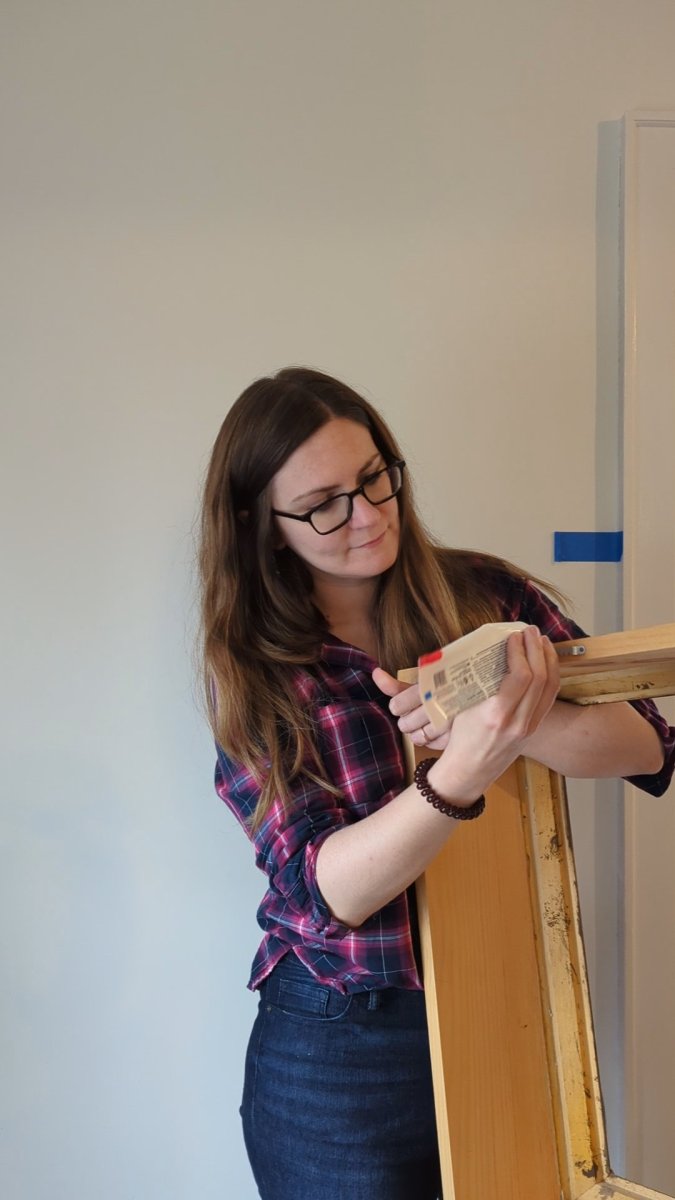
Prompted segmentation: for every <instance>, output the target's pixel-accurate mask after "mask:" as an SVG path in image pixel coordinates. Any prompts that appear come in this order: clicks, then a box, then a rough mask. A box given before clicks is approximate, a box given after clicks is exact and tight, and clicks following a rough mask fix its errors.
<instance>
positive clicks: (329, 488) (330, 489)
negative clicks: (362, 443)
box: [291, 450, 383, 504]
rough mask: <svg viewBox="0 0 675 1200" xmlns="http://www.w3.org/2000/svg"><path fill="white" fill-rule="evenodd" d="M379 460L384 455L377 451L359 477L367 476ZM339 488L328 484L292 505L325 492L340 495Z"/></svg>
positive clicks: (308, 493) (303, 496)
mask: <svg viewBox="0 0 675 1200" xmlns="http://www.w3.org/2000/svg"><path fill="white" fill-rule="evenodd" d="M378 458H379V459H382V458H383V455H382V453H381V451H379V450H377V451H376V452H375V454H373V456H372V458H369V459H368V462H367V463H365V464H364V466H362V467H361V470H360V471H359V475H360V476H363V475H367V473H368V471H369V470H370V468H371V467H373V466H374V465H375V463H376V462H377V460H378ZM339 488H340V484H339V483H327V484H325V485H324V486H323V487H316V488H312V489H311V491H309V492H303V493H302V495H301V496H296V497H295V498H294V499H293V500H291V504H299V503H300V501H301V500H309V499H310V497H311V496H321V495H323V493H324V492H336V493H337V494H338V495H339V494H340V493H339Z"/></svg>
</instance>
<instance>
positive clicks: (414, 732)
mask: <svg viewBox="0 0 675 1200" xmlns="http://www.w3.org/2000/svg"><path fill="white" fill-rule="evenodd" d="M373 682H374V683H375V684H376V685H377V687H378V688H379V689H380V691H381V692H384V694H385V696H389V711H390V713H391V714H392V716H394V717H396V719H397V723H398V727H399V729H400V731H401V733H407V734H408V736H409V737H410V740H411V742H413V743H414V744H415V745H416V746H428V747H429V748H430V749H431V750H445V747H446V746H447V744H448V741H449V739H450V729H451V727H452V721H447V722H446V723H445V725H443V726H442V727H440V728H439V727H438V726H434V725H432V724H431V723H430V721H429V718H428V716H427V714H426V712H425V711H424V707H423V705H422V701H421V700H420V689H419V685H418V684H416V683H401V682H400V680H398V679H394V676H393V675H389V674H388V672H387V671H385V670H384V669H383V668H382V667H376V668H375V670H374V671H373Z"/></svg>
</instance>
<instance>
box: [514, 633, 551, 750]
mask: <svg viewBox="0 0 675 1200" xmlns="http://www.w3.org/2000/svg"><path fill="white" fill-rule="evenodd" d="M507 660H508V664H509V676H508V677H507V678H509V679H510V682H509V687H508V689H506V688H505V690H506V691H507V694H508V699H509V701H510V703H511V704H512V705H513V708H512V719H513V720H514V722H517V723H518V724H519V725H520V726H521V728H522V730H523V732H524V734H525V735H528V734H530V733H532V732H533V731H534V730H535V729H536V728H537V726H538V725H539V723H540V722H541V721H542V720H543V718H544V717H545V716H546V714H547V712H548V711H549V709H550V708H551V706H552V704H553V702H554V700H555V698H556V695H557V693H558V688H559V686H560V679H559V666H558V656H557V654H556V652H555V650H554V648H553V646H552V645H551V642H550V640H549V639H548V638H547V637H546V636H543V635H542V634H541V632H540V630H539V629H538V628H537V627H536V626H535V625H530V626H528V628H527V629H525V630H523V632H522V633H520V634H513V635H512V636H511V638H509V645H508V646H507ZM505 683H506V680H505Z"/></svg>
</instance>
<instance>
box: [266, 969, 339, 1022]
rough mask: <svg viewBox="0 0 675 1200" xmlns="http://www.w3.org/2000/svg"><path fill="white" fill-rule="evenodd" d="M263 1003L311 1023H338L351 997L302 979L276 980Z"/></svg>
mask: <svg viewBox="0 0 675 1200" xmlns="http://www.w3.org/2000/svg"><path fill="white" fill-rule="evenodd" d="M275 982H276V987H275V988H274V989H273V992H272V994H271V995H267V996H265V1003H266V1004H268V1005H271V1006H273V1007H274V1008H277V1009H280V1010H281V1012H283V1013H285V1014H286V1016H289V1017H305V1018H309V1019H310V1020H314V1021H339V1020H340V1019H341V1018H342V1017H345V1016H346V1015H347V1013H348V1012H349V1009H350V1008H351V1004H352V1000H353V998H354V997H353V996H350V995H343V994H342V992H337V991H335V989H334V988H329V987H326V986H325V985H323V984H317V983H312V982H309V981H308V982H305V981H304V980H302V979H278V980H276V981H275Z"/></svg>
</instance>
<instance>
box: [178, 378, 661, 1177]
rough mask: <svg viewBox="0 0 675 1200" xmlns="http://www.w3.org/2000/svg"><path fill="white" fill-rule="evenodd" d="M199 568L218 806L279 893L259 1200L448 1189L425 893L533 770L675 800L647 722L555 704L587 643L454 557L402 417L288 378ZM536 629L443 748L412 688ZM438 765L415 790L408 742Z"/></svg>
mask: <svg viewBox="0 0 675 1200" xmlns="http://www.w3.org/2000/svg"><path fill="white" fill-rule="evenodd" d="M201 572H202V585H203V612H202V615H203V650H204V668H205V681H206V692H207V697H208V704H209V711H210V717H211V722H212V726H213V730H214V734H215V737H216V742H217V746H218V765H217V769H216V787H217V790H218V793H219V794H220V796H221V797H222V799H223V800H224V801H225V802H226V803H227V805H228V806H229V807H230V809H231V810H232V811H233V813H234V815H235V816H236V817H237V819H238V820H239V821H240V822H241V823H242V825H243V826H244V827H245V829H246V831H247V833H248V834H249V836H250V838H251V840H252V842H253V845H254V847H255V853H256V861H257V864H258V866H259V867H260V868H261V869H262V870H263V871H264V872H265V873H266V875H267V877H268V881H269V887H268V891H267V893H266V895H265V897H264V899H263V901H262V904H261V906H260V909H259V912H258V920H259V923H260V925H261V927H262V928H263V930H264V932H265V936H264V938H263V942H262V944H261V946H260V949H259V951H258V954H257V956H256V958H255V961H254V964H253V970H252V975H251V979H250V982H249V986H250V987H251V988H253V989H258V990H259V992H260V1005H259V1011H258V1016H257V1018H256V1022H255V1025H254V1028H253V1032H252V1035H251V1041H250V1044H249V1049H248V1054H247V1062H246V1073H245V1084H244V1097H243V1104H242V1117H243V1123H244V1136H245V1139H246V1145H247V1149H248V1153H249V1157H250V1160H251V1164H252V1168H253V1171H254V1175H255V1178H256V1181H257V1184H258V1188H259V1191H260V1195H261V1197H262V1198H263V1200H324V1198H326V1200H327V1198H328V1197H330V1198H331V1200H336V1198H338V1200H339V1198H341V1197H344V1198H345V1200H347V1198H348V1200H385V1197H386V1200H412V1198H413V1197H414V1200H433V1198H435V1197H437V1196H438V1195H439V1193H440V1184H439V1167H438V1153H437V1144H436V1134H435V1122H434V1108H433V1098H432V1090H431V1078H430V1066H429V1049H428V1040H427V1031H426V1024H425V1014H424V1000H423V992H422V990H421V989H422V980H421V977H420V965H419V953H418V948H417V946H416V935H417V929H416V919H415V911H414V890H413V889H412V887H411V885H412V884H413V882H414V880H415V879H416V878H417V877H418V876H419V875H420V874H421V872H422V871H424V869H425V868H426V866H427V865H428V864H429V862H430V861H431V860H432V858H433V857H434V856H435V855H436V853H437V852H438V851H439V850H440V848H441V846H442V845H443V844H444V842H445V841H446V839H447V838H448V837H450V836H452V835H453V833H454V831H455V830H456V828H457V826H458V823H459V822H460V821H462V820H466V819H472V818H474V817H476V816H479V815H480V813H481V812H482V809H483V804H484V801H483V799H482V794H483V793H484V792H485V790H486V789H487V788H488V786H489V785H490V784H491V783H492V782H493V781H494V780H495V779H496V778H497V777H498V776H499V775H500V774H501V773H502V772H503V771H504V770H505V769H506V767H508V766H509V764H510V763H511V762H513V761H514V759H515V758H517V757H518V755H520V754H524V753H526V754H528V755H530V756H532V757H534V758H536V759H538V760H540V761H541V762H543V763H546V764H547V765H549V766H550V767H552V768H553V769H554V770H557V771H560V772H562V773H564V774H566V775H572V776H589V777H592V776H613V775H617V776H619V775H622V776H627V777H628V776H630V777H633V781H634V782H635V783H637V785H638V786H640V787H643V788H644V789H645V790H647V791H649V792H651V793H652V794H655V795H658V794H660V793H662V792H663V791H665V789H666V787H667V786H668V783H669V780H670V776H671V774H672V770H673V760H674V756H675V748H674V746H675V731H673V730H669V729H668V726H667V725H666V723H665V722H664V721H663V719H662V718H661V717H660V715H659V714H658V712H657V710H656V709H655V708H654V706H653V705H652V704H650V703H649V702H640V703H636V704H633V705H628V704H614V705H604V706H601V707H597V708H596V707H584V708H578V707H573V706H570V705H568V704H565V703H562V702H560V701H558V700H556V694H557V690H558V665H557V656H556V653H555V650H554V648H553V645H552V643H553V642H554V641H556V640H561V639H565V638H569V637H578V636H582V631H581V630H580V629H579V628H578V626H576V625H574V624H573V623H572V622H570V621H569V620H568V619H567V618H566V617H564V616H563V615H562V613H561V612H560V611H559V609H558V608H557V607H556V605H555V604H554V603H553V602H552V601H551V600H550V599H549V598H548V597H547V596H545V595H544V594H543V593H542V592H541V591H540V590H539V588H538V587H536V586H535V584H534V583H533V582H532V581H531V580H529V579H528V578H527V576H526V575H525V574H524V573H523V572H522V571H520V570H519V569H518V568H516V567H513V566H512V565H510V564H508V563H505V562H503V561H501V560H498V559H495V558H491V557H487V556H482V555H478V554H474V553H468V552H465V551H452V550H448V549H445V548H443V547H441V546H439V545H438V544H437V543H436V542H435V541H434V540H433V539H432V538H431V536H430V535H429V534H428V533H427V532H426V530H425V529H424V527H423V526H422V524H421V522H420V520H419V517H418V516H417V514H416V512H415V508H414V505H413V501H412V496H411V491H410V484H409V480H408V477H407V474H406V470H405V463H404V462H403V460H402V456H401V453H400V450H399V447H398V446H397V445H396V442H395V440H394V438H393V436H392V434H391V432H390V431H389V429H388V428H387V426H386V424H385V423H384V421H383V419H382V417H381V416H380V415H379V414H378V413H377V412H376V411H375V410H374V409H373V407H372V406H371V405H369V404H368V403H367V402H366V401H365V400H364V399H363V398H362V397H360V396H359V395H357V394H356V393H355V392H353V391H352V390H351V389H350V388H349V387H347V386H346V385H344V384H342V383H340V382H339V381H338V380H336V379H333V378H331V377H330V376H327V375H324V374H322V373H320V372H317V371H312V370H308V369H305V368H289V369H286V370H283V371H280V372H279V373H278V374H277V375H276V376H274V377H271V378H265V379H260V380H258V381H257V382H256V383H253V384H252V385H251V386H250V387H249V388H247V389H246V391H245V392H244V393H243V394H242V395H241V396H240V397H239V399H238V400H237V402H236V403H235V404H234V406H233V407H232V409H231V410H230V412H229V413H228V415H227V417H226V419H225V421H224V423H223V426H222V428H221V430H220V433H219V435H218V438H217V440H216V443H215V446H214V449H213V454H212V457H211V462H210V466H209V470H208V475H207V480H206V486H205V493H204V504H203V515H202V545H201ZM494 620H521V621H525V622H526V623H527V626H528V628H527V629H526V630H525V631H524V632H522V633H515V634H513V635H512V636H511V637H510V638H509V641H508V647H507V658H508V666H509V672H508V674H507V676H506V677H505V679H504V681H503V683H502V686H501V688H500V691H499V693H498V694H497V695H496V696H495V697H493V698H492V699H490V700H486V701H484V702H483V703H482V704H479V705H477V706H476V707H474V708H472V709H470V710H468V711H466V712H463V713H461V714H460V715H459V716H457V717H456V718H455V720H454V721H453V723H452V725H451V726H450V727H449V728H445V729H433V728H431V726H430V725H429V724H428V722H427V719H426V716H425V714H424V710H423V709H422V707H421V705H420V699H419V691H418V689H417V687H416V686H414V687H404V686H403V685H400V684H399V683H397V681H396V678H395V673H396V670H397V669H398V668H399V667H401V666H408V665H411V664H414V663H415V662H416V660H417V657H418V655H419V654H421V653H423V652H426V651H429V650H431V649H433V648H435V647H438V646H441V645H444V644H445V643H447V642H449V641H452V640H453V639H455V638H456V637H458V636H460V635H461V634H463V633H466V632H468V631H469V630H470V629H472V628H475V627H476V626H478V625H480V624H482V623H483V622H485V621H494ZM401 732H406V733H409V734H410V735H411V737H412V739H413V741H415V742H416V743H417V744H418V745H422V744H426V745H428V746H430V747H432V748H434V749H437V750H440V751H441V753H440V755H439V757H438V758H436V759H427V760H425V763H424V765H423V766H422V768H421V769H419V768H418V771H417V772H416V780H415V782H414V783H413V784H412V785H410V786H407V787H406V786H405V777H404V767H403V761H402V755H401V744H400V733H401Z"/></svg>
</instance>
